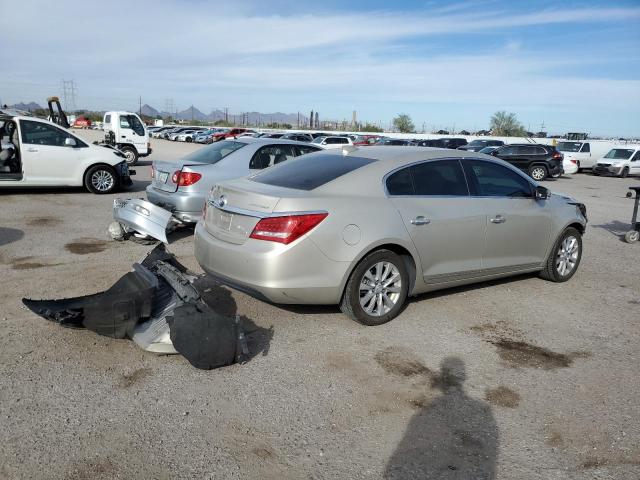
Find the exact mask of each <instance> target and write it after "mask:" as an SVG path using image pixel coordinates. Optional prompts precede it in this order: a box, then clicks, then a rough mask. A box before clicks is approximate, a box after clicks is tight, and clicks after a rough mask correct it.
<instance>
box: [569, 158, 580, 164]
mask: <svg viewBox="0 0 640 480" xmlns="http://www.w3.org/2000/svg"><path fill="white" fill-rule="evenodd" d="M569 161H570V162H571V163H573V164H574V165H577V164H578V161H577V160H574V159H573V158H570V159H569Z"/></svg>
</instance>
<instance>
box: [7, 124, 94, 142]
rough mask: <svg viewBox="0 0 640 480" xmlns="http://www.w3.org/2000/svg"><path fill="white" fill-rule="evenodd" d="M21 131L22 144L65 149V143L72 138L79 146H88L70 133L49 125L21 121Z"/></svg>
mask: <svg viewBox="0 0 640 480" xmlns="http://www.w3.org/2000/svg"><path fill="white" fill-rule="evenodd" d="M20 130H21V135H22V143H27V144H31V145H50V146H52V147H64V146H65V145H64V141H65V140H66V139H67V138H72V139H73V140H74V141H75V142H76V145H77V146H86V144H85V143H84V142H82V141H80V140H79V139H77V138H75V137H74V136H72V135H71V134H69V133H68V132H65V131H64V130H62V129H60V128H58V127H55V126H53V125H49V124H47V123H41V122H33V121H31V120H20Z"/></svg>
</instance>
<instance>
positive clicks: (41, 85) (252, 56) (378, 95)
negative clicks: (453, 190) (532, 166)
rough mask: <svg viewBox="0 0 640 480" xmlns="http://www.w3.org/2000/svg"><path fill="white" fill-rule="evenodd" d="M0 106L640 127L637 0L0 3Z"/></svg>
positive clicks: (629, 132)
mask: <svg viewBox="0 0 640 480" xmlns="http://www.w3.org/2000/svg"><path fill="white" fill-rule="evenodd" d="M0 19H2V27H1V28H0V45H2V47H0V52H1V53H0V59H1V60H2V75H0V101H2V103H9V104H12V103H16V102H20V101H24V102H28V101H37V102H39V103H44V100H45V98H46V97H47V96H49V95H52V94H61V93H62V91H61V80H62V79H67V80H71V79H73V80H74V82H75V86H76V88H77V94H76V104H77V106H78V107H80V108H91V109H112V108H125V109H136V108H137V105H138V97H139V95H141V96H142V101H143V103H148V104H150V105H152V106H154V107H155V108H158V109H163V108H164V106H165V103H166V99H172V100H173V104H174V106H175V107H177V108H178V109H179V110H181V109H185V108H187V107H189V106H190V105H192V104H193V105H195V106H196V107H198V108H200V109H201V110H202V111H204V112H205V113H208V112H209V111H211V110H212V109H214V108H221V109H222V108H224V107H228V108H229V110H230V111H231V112H241V111H251V110H256V111H262V112H274V111H281V112H287V113H291V112H294V113H295V112H297V111H301V112H308V111H309V110H311V109H314V110H318V111H319V112H320V116H321V117H322V118H325V119H329V118H331V119H340V120H341V119H350V118H351V112H352V111H353V110H356V111H357V112H358V118H359V119H361V120H369V121H372V122H376V123H378V122H381V123H382V124H385V125H386V124H388V123H389V122H390V120H391V119H392V118H393V116H394V115H396V114H397V113H400V112H404V113H408V114H409V115H411V117H412V118H413V120H414V123H415V124H416V126H417V127H418V129H422V126H423V125H424V126H425V128H426V129H427V130H431V129H432V128H434V127H435V128H438V129H439V128H447V129H450V128H455V129H456V130H460V129H463V128H466V129H479V128H486V127H488V121H489V117H490V116H491V114H492V113H494V112H495V111H497V110H507V111H511V112H515V113H517V115H518V118H519V119H520V121H521V122H522V123H523V124H524V126H525V127H527V128H530V129H531V130H533V131H537V130H539V129H540V126H541V124H542V122H544V125H545V129H546V130H549V131H550V132H553V133H564V132H567V131H586V132H590V133H592V134H594V135H597V134H599V135H622V136H640V1H639V0H628V1H617V0H611V1H599V0H594V1H587V2H585V1H583V2H571V1H568V2H566V1H562V2H561V1H556V2H550V1H541V2H536V1H527V2H514V1H491V0H488V1H483V0H478V1H464V0H461V1H459V2H452V3H447V2H442V1H437V2H436V1H422V2H418V1H403V2H383V1H376V0H372V1H371V0H370V1H367V2H361V1H353V2H348V5H347V2H340V1H332V0H327V1H323V2H308V3H307V2H303V1H297V2H293V1H291V2H290V1H286V0H276V1H271V2H265V1H261V2H257V1H250V0H247V1H245V0H239V1H234V2H226V3H225V2H213V1H204V0H189V1H169V0H154V1H132V0H129V1H127V2H122V1H119V0H112V1H110V2H107V3H104V2H103V3H100V2H91V1H87V0H83V1H80V2H75V1H65V0H58V1H56V2H55V8H53V4H52V3H51V2H50V1H39V0H29V1H23V2H16V1H9V0H0Z"/></svg>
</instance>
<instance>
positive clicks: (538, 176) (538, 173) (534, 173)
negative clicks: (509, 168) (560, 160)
mask: <svg viewBox="0 0 640 480" xmlns="http://www.w3.org/2000/svg"><path fill="white" fill-rule="evenodd" d="M545 175H546V172H545V170H544V168H542V167H535V168H534V169H533V170H531V177H532V178H533V179H534V180H538V181H539V180H542V179H543V178H544V177H545Z"/></svg>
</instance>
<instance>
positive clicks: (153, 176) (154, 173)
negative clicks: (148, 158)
mask: <svg viewBox="0 0 640 480" xmlns="http://www.w3.org/2000/svg"><path fill="white" fill-rule="evenodd" d="M151 178H156V169H155V168H154V166H153V164H151Z"/></svg>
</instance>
